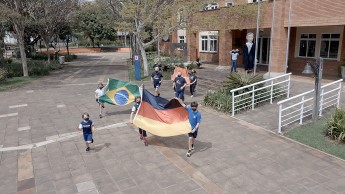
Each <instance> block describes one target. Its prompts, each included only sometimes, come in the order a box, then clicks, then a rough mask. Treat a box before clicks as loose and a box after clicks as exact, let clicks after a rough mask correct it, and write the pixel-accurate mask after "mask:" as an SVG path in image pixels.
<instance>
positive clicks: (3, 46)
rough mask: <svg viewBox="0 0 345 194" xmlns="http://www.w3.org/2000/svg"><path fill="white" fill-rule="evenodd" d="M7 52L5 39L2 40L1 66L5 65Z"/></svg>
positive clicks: (0, 41) (0, 42)
mask: <svg viewBox="0 0 345 194" xmlns="http://www.w3.org/2000/svg"><path fill="white" fill-rule="evenodd" d="M5 52H6V49H5V42H4V39H3V38H1V39H0V66H2V65H4V64H5V59H4V53H5Z"/></svg>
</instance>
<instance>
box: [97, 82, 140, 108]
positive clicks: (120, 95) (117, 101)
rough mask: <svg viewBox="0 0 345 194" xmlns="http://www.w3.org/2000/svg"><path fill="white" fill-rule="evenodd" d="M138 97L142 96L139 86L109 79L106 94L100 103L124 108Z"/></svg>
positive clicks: (100, 99)
mask: <svg viewBox="0 0 345 194" xmlns="http://www.w3.org/2000/svg"><path fill="white" fill-rule="evenodd" d="M136 96H140V92H139V87H138V86H137V85H135V84H132V83H129V82H124V81H120V80H116V79H111V78H109V79H108V84H107V88H105V94H104V95H103V96H101V97H100V98H99V101H100V102H102V103H104V102H106V103H109V104H113V105H120V106H124V105H127V104H129V103H131V102H133V101H134V98H135V97H136Z"/></svg>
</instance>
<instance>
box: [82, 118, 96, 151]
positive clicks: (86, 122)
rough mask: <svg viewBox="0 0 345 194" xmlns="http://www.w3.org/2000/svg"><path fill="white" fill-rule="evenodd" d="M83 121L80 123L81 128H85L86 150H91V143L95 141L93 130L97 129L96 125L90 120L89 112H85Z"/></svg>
mask: <svg viewBox="0 0 345 194" xmlns="http://www.w3.org/2000/svg"><path fill="white" fill-rule="evenodd" d="M82 119H83V121H81V122H80V124H79V130H80V131H81V130H83V135H84V141H85V144H86V152H89V151H90V143H93V138H92V132H93V131H95V125H94V123H93V122H92V121H91V120H90V115H89V113H84V114H83V115H82Z"/></svg>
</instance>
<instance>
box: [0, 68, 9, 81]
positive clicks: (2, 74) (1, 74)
mask: <svg viewBox="0 0 345 194" xmlns="http://www.w3.org/2000/svg"><path fill="white" fill-rule="evenodd" d="M7 77H8V72H7V69H6V68H0V81H4V80H5V79H6V78H7Z"/></svg>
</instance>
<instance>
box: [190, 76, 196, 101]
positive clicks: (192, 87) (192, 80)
mask: <svg viewBox="0 0 345 194" xmlns="http://www.w3.org/2000/svg"><path fill="white" fill-rule="evenodd" d="M189 80H190V86H189V89H190V95H191V96H190V97H191V98H193V96H194V93H195V88H196V84H197V77H196V71H195V70H194V69H193V70H192V72H191V73H190V76H189Z"/></svg>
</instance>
